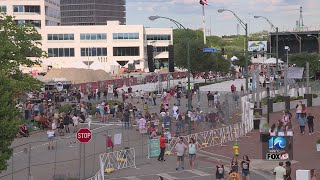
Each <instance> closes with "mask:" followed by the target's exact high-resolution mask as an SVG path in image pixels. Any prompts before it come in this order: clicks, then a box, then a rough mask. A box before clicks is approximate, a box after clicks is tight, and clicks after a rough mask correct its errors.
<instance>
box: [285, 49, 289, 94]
mask: <svg viewBox="0 0 320 180" xmlns="http://www.w3.org/2000/svg"><path fill="white" fill-rule="evenodd" d="M284 49H285V50H287V63H286V66H285V71H284V96H288V68H289V51H290V47H289V46H285V47H284Z"/></svg>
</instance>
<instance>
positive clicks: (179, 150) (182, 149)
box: [175, 137, 187, 171]
mask: <svg viewBox="0 0 320 180" xmlns="http://www.w3.org/2000/svg"><path fill="white" fill-rule="evenodd" d="M175 151H176V154H177V168H176V170H177V171H179V170H180V167H181V169H182V170H184V155H185V154H186V152H187V146H186V145H185V144H184V143H183V139H182V137H179V142H178V143H177V144H176V146H175Z"/></svg>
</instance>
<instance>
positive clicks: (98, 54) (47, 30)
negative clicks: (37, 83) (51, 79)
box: [0, 0, 173, 73]
mask: <svg viewBox="0 0 320 180" xmlns="http://www.w3.org/2000/svg"><path fill="white" fill-rule="evenodd" d="M0 7H1V11H4V10H5V11H6V12H7V14H9V15H14V16H15V17H16V22H17V23H18V24H21V23H26V22H27V21H32V22H34V24H35V26H36V27H38V28H37V29H38V31H39V33H40V34H41V35H42V49H43V51H46V52H47V53H48V56H49V57H48V58H47V59H43V60H42V61H43V65H45V66H52V67H61V68H63V67H78V68H91V69H103V70H105V71H107V72H111V73H117V68H119V67H122V66H124V67H128V66H129V64H131V65H132V66H131V67H134V68H135V69H141V70H146V71H148V68H147V67H148V64H147V60H146V59H147V58H146V54H147V53H146V51H147V45H153V46H154V47H155V53H154V59H155V60H156V63H157V64H158V66H157V67H159V64H161V65H164V66H167V64H168V56H169V55H168V46H169V45H170V44H172V42H173V37H172V34H173V30H172V28H146V27H144V26H143V25H122V24H121V22H119V21H107V25H88V26H80V25H78V26H76V25H73V26H59V25H60V16H59V12H60V9H59V1H58V0H30V1H29V0H28V1H25V0H2V1H0ZM92 64H93V65H92ZM91 65H92V66H91Z"/></svg>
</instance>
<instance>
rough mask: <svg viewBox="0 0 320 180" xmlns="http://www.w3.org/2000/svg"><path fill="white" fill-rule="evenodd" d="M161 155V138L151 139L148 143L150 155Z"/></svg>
mask: <svg viewBox="0 0 320 180" xmlns="http://www.w3.org/2000/svg"><path fill="white" fill-rule="evenodd" d="M159 155H160V140H159V139H149V143H148V157H149V158H151V157H158V156H159Z"/></svg>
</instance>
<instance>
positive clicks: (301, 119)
mask: <svg viewBox="0 0 320 180" xmlns="http://www.w3.org/2000/svg"><path fill="white" fill-rule="evenodd" d="M299 116H300V117H299V118H298V123H299V127H300V133H301V135H303V134H305V127H306V121H305V117H304V116H303V113H300V115H299Z"/></svg>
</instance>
